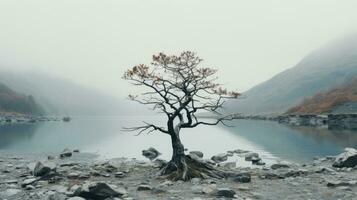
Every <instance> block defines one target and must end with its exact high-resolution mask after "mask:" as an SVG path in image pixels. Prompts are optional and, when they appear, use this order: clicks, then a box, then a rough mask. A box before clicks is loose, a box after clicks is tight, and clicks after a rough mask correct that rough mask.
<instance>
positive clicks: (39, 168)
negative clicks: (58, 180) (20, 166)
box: [27, 161, 56, 176]
mask: <svg viewBox="0 0 357 200" xmlns="http://www.w3.org/2000/svg"><path fill="white" fill-rule="evenodd" d="M27 168H28V169H29V170H30V173H31V174H32V175H34V176H46V175H48V174H49V173H50V172H51V171H54V170H55V169H56V164H55V163H52V162H43V163H42V162H40V161H38V162H33V163H30V164H28V165H27Z"/></svg>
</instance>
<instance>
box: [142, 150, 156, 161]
mask: <svg viewBox="0 0 357 200" xmlns="http://www.w3.org/2000/svg"><path fill="white" fill-rule="evenodd" d="M142 155H143V156H144V157H146V158H148V159H150V160H154V159H155V158H157V157H158V156H160V155H161V153H160V152H159V151H158V150H156V149H155V148H153V147H150V148H149V149H147V150H143V151H142Z"/></svg>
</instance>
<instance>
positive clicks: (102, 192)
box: [78, 182, 126, 200]
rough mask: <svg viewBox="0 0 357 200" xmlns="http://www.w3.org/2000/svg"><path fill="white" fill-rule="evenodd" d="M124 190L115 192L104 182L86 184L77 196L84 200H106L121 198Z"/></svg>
mask: <svg viewBox="0 0 357 200" xmlns="http://www.w3.org/2000/svg"><path fill="white" fill-rule="evenodd" d="M125 192H126V191H124V190H116V189H114V188H113V187H112V186H110V185H108V184H106V183H104V182H93V183H87V184H85V185H83V186H82V187H81V191H79V192H78V193H79V194H78V196H80V197H83V198H85V199H98V200H102V199H107V198H110V197H121V196H123V195H124V194H125Z"/></svg>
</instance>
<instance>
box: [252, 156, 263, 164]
mask: <svg viewBox="0 0 357 200" xmlns="http://www.w3.org/2000/svg"><path fill="white" fill-rule="evenodd" d="M261 160H262V159H261V158H259V157H252V158H251V161H252V164H253V165H255V164H257V163H258V162H259V161H261Z"/></svg>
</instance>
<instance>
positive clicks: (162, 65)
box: [123, 51, 240, 180]
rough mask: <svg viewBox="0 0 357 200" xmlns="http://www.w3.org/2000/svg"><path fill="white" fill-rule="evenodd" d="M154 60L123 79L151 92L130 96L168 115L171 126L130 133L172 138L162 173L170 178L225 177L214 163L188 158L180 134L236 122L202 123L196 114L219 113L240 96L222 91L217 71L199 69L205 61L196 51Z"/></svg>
mask: <svg viewBox="0 0 357 200" xmlns="http://www.w3.org/2000/svg"><path fill="white" fill-rule="evenodd" d="M152 59H153V61H152V63H151V65H150V66H148V65H144V64H140V65H137V66H134V67H133V68H131V69H129V70H127V71H126V72H125V73H124V77H123V78H124V79H125V80H129V81H130V82H131V83H132V84H133V85H135V86H142V87H144V88H146V89H147V90H148V91H147V92H144V93H141V94H139V95H129V98H130V99H131V100H133V101H136V102H139V103H141V104H145V105H149V106H152V109H153V110H158V111H159V112H160V113H163V114H165V115H166V117H167V125H166V126H165V127H160V126H158V125H155V124H150V123H146V122H145V125H143V126H139V127H132V128H128V130H131V131H138V132H139V134H141V133H151V132H153V131H159V132H162V133H165V134H168V135H170V136H171V142H172V149H173V154H172V158H171V160H170V161H169V162H168V163H167V164H166V165H165V166H164V167H163V168H162V169H161V171H160V174H161V175H165V176H167V177H168V178H169V179H172V180H189V179H191V178H194V177H200V178H207V177H208V176H211V177H223V176H224V174H223V173H222V172H220V171H218V170H216V169H215V168H214V167H213V166H211V165H210V164H208V163H205V162H202V161H200V160H198V159H195V158H193V157H192V156H189V155H185V152H184V146H183V144H182V142H181V140H180V131H181V130H182V129H185V128H195V127H197V126H199V125H218V124H220V123H222V124H224V125H225V123H224V122H225V121H226V120H232V119H233V117H232V116H224V117H220V118H218V119H214V121H213V120H208V121H202V120H201V119H199V118H198V117H197V116H196V114H197V113H199V112H202V111H205V112H207V111H209V112H215V113H219V108H222V106H223V104H224V103H225V100H226V99H228V98H237V97H238V96H239V95H240V94H239V93H237V92H228V91H227V90H226V89H222V88H221V85H220V84H218V83H216V82H215V81H216V80H217V77H216V76H215V74H216V72H217V70H215V69H211V68H207V67H199V64H200V63H201V62H202V59H201V58H199V57H198V56H197V55H196V54H195V53H193V52H190V51H186V52H183V53H181V54H180V55H179V56H176V55H166V54H164V53H159V54H158V55H154V56H153V58H152ZM220 116H222V115H220Z"/></svg>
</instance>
